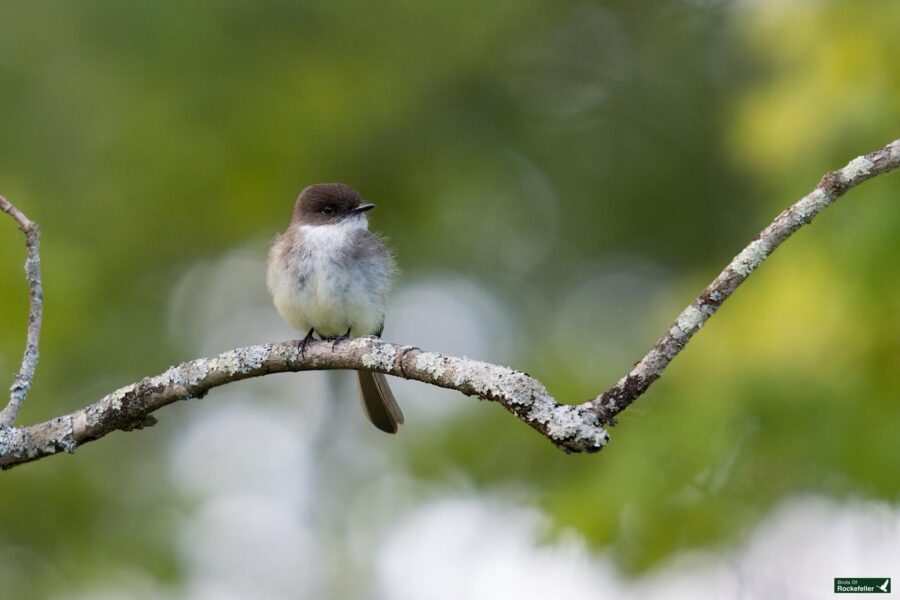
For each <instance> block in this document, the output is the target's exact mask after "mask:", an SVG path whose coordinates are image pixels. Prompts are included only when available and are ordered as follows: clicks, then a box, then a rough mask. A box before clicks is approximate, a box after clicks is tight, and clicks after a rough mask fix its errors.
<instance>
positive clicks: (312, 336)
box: [297, 328, 316, 360]
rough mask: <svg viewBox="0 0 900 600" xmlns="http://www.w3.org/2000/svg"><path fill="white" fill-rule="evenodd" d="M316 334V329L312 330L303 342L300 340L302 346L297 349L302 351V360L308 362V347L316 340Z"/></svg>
mask: <svg viewBox="0 0 900 600" xmlns="http://www.w3.org/2000/svg"><path fill="white" fill-rule="evenodd" d="M315 333H316V330H315V328H313V329H310V330H309V331H308V332H307V333H306V337H304V338H303V339H302V340H300V344H299V345H298V346H297V347H298V348H299V349H300V358H302V359H303V360H306V347H307V346H308V345H309V343H310V342H311V341H313V340H314V339H316V338H315V337H314V336H315Z"/></svg>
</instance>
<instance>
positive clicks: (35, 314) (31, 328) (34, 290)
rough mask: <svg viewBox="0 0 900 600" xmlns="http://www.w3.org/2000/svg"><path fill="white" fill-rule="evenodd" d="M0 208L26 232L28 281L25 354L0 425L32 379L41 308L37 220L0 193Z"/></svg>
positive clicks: (12, 416)
mask: <svg viewBox="0 0 900 600" xmlns="http://www.w3.org/2000/svg"><path fill="white" fill-rule="evenodd" d="M0 210H2V211H3V212H5V213H7V214H8V215H9V216H11V217H12V218H13V219H15V220H16V223H18V225H19V229H21V230H22V233H24V234H25V252H26V258H25V279H26V280H27V281H28V299H29V304H30V306H29V309H28V335H27V337H26V340H25V354H24V356H22V366H21V368H20V369H19V372H18V373H16V376H15V379H14V380H13V384H12V386H10V388H9V404H7V405H6V408H4V409H3V411H2V412H0V427H6V426H10V425H12V424H13V423H14V422H15V420H16V417H17V416H18V414H19V408H21V407H22V402H24V401H25V396H26V395H27V394H28V390H29V389H30V388H31V382H32V381H33V380H34V370H35V368H37V362H38V340H39V339H40V337H41V312H42V308H43V292H42V290H41V255H40V246H41V231H40V229H39V228H38V226H37V223H34V222H33V221H31V220H30V219H29V218H28V217H26V216H25V215H24V214H23V213H22V211H20V210H19V209H17V208H16V207H15V206H13V205H12V203H11V202H10V201H9V200H7V199H6V198H4V197H3V196H0Z"/></svg>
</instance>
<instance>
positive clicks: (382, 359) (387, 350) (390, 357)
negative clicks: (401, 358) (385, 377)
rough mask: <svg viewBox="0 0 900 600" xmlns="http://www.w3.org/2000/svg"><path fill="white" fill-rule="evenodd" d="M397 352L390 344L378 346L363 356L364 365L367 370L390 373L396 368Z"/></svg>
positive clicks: (371, 348)
mask: <svg viewBox="0 0 900 600" xmlns="http://www.w3.org/2000/svg"><path fill="white" fill-rule="evenodd" d="M396 358H397V351H396V350H395V349H394V347H393V346H391V345H389V344H377V345H375V346H374V347H370V351H369V352H366V353H365V354H363V355H362V364H363V366H364V367H365V368H367V369H381V370H385V371H390V370H391V369H392V368H393V367H394V359H396Z"/></svg>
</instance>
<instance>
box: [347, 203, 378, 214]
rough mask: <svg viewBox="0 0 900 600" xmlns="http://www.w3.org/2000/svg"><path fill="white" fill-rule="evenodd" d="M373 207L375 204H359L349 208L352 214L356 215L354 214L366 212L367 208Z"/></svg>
mask: <svg viewBox="0 0 900 600" xmlns="http://www.w3.org/2000/svg"><path fill="white" fill-rule="evenodd" d="M373 208H375V205H374V204H360V205H359V206H357V207H356V208H354V209H353V210H351V211H350V212H351V213H353V214H354V215H356V214H359V213H364V212H366V211H367V210H372V209H373Z"/></svg>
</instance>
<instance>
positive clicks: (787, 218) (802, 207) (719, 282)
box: [592, 140, 900, 423]
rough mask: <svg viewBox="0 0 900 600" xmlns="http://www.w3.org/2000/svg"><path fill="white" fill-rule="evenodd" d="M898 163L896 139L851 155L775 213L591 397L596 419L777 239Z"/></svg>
mask: <svg viewBox="0 0 900 600" xmlns="http://www.w3.org/2000/svg"><path fill="white" fill-rule="evenodd" d="M898 166H900V140H894V141H893V142H891V143H890V144H888V145H887V146H885V147H884V148H882V149H881V150H876V151H875V152H870V153H869V154H866V155H864V156H858V157H856V158H854V159H853V160H851V161H850V162H849V163H848V164H847V166H846V167H844V168H843V169H840V170H838V171H830V172H828V173H826V174H825V176H824V177H822V179H821V180H820V181H819V183H818V185H816V187H815V188H814V189H813V191H811V192H810V193H809V194H807V195H806V196H804V197H803V198H801V199H800V200H799V201H798V202H797V203H796V204H794V205H793V206H791V207H790V208H788V209H787V210H785V211H784V212H782V213H781V214H780V215H778V217H776V218H775V220H774V221H772V224H771V225H769V226H768V227H766V228H765V229H763V230H762V232H760V234H759V235H757V236H756V237H755V238H753V240H752V241H751V242H750V244H749V245H748V246H747V247H746V248H744V249H743V250H742V251H741V253H740V254H738V255H737V256H735V257H734V260H732V261H731V263H730V264H729V265H728V266H727V267H725V270H724V271H722V272H721V273H719V276H718V277H716V278H715V280H713V282H712V283H710V284H709V285H708V286H706V289H704V290H703V291H702V292H700V295H699V296H697V297H696V298H695V299H694V301H693V302H691V303H690V304H689V305H688V307H687V308H685V309H684V310H683V311H682V313H681V314H680V315H678V318H677V319H676V320H675V322H674V323H672V326H671V327H669V330H668V331H666V333H665V334H664V335H663V336H662V337H661V338H659V341H657V342H656V344H655V345H654V346H653V348H651V349H650V352H648V353H647V355H646V356H644V358H642V359H641V360H640V361H639V362H638V363H637V364H635V365H634V368H633V369H631V371H630V372H629V373H628V374H627V375H625V377H623V378H622V379H620V380H619V381H618V382H617V383H616V385H614V386H613V387H611V388H609V389H608V390H606V391H605V392H603V393H602V394H600V395H599V396H597V397H596V398H595V399H594V400H593V401H592V404H593V406H594V410H595V411H596V413H597V416H599V417H600V420H601V421H602V422H604V423H614V422H615V416H616V415H617V414H619V413H620V412H622V411H623V410H625V409H626V408H628V406H629V405H630V404H631V403H632V402H634V401H635V400H636V399H637V398H638V397H640V396H641V394H643V393H644V392H646V391H647V388H649V387H650V385H651V384H652V383H653V382H654V381H656V380H657V379H659V377H660V376H661V375H662V372H663V371H664V370H665V369H666V367H667V366H668V365H669V363H670V362H672V359H673V358H675V357H676V356H678V353H679V352H681V350H682V349H683V348H684V346H685V344H687V342H688V340H690V339H691V337H692V336H693V335H694V334H695V333H697V331H699V329H700V328H701V327H703V325H704V324H705V323H706V321H707V320H709V318H710V317H711V316H713V315H714V314H715V313H716V311H717V310H719V307H720V306H722V303H723V302H725V301H726V300H728V298H730V297H731V295H732V294H733V293H734V291H735V290H736V289H737V288H738V286H739V285H741V284H742V283H744V281H745V280H746V279H747V278H748V277H749V276H750V274H751V273H752V272H753V271H755V270H756V268H757V267H759V265H761V264H762V262H763V261H764V260H766V258H768V256H769V255H770V254H772V252H774V251H775V249H776V248H778V246H780V245H781V244H782V242H784V241H785V240H786V239H788V238H789V237H790V236H791V235H792V234H793V233H794V232H795V231H797V230H798V229H800V228H801V227H803V226H804V225H807V224H809V223H810V222H812V220H813V219H814V218H815V217H816V215H818V214H819V213H820V212H822V211H823V210H825V208H827V207H828V206H830V205H831V204H832V203H833V202H834V201H835V200H837V199H838V198H840V197H841V196H843V195H844V194H845V193H846V192H847V190H849V189H850V188H853V187H856V186H857V185H859V184H860V183H862V182H863V181H866V180H867V179H871V178H872V177H875V176H876V175H880V174H882V173H887V172H889V171H893V170H894V169H896V168H897V167H898Z"/></svg>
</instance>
